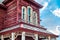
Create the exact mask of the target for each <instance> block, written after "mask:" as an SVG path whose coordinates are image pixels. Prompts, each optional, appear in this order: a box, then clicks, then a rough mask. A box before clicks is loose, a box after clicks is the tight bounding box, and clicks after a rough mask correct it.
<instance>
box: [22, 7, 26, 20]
mask: <svg viewBox="0 0 60 40" xmlns="http://www.w3.org/2000/svg"><path fill="white" fill-rule="evenodd" d="M25 14H26V7H24V6H23V7H22V19H23V20H25Z"/></svg>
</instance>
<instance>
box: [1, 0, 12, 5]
mask: <svg viewBox="0 0 60 40" xmlns="http://www.w3.org/2000/svg"><path fill="white" fill-rule="evenodd" d="M11 1H12V0H4V1H3V2H2V3H3V4H7V3H9V2H11Z"/></svg>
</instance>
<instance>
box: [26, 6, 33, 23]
mask: <svg viewBox="0 0 60 40" xmlns="http://www.w3.org/2000/svg"><path fill="white" fill-rule="evenodd" d="M27 9H28V10H27V12H28V22H29V23H30V22H31V14H32V8H31V7H30V6H28V8H27Z"/></svg>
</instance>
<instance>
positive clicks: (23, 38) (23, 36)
mask: <svg viewBox="0 0 60 40" xmlns="http://www.w3.org/2000/svg"><path fill="white" fill-rule="evenodd" d="M21 40H25V32H22V38H21Z"/></svg>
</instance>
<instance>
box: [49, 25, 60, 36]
mask: <svg viewBox="0 0 60 40" xmlns="http://www.w3.org/2000/svg"><path fill="white" fill-rule="evenodd" d="M59 28H60V26H56V28H55V29H54V30H48V31H50V32H52V33H53V34H55V35H60V30H59Z"/></svg>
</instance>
